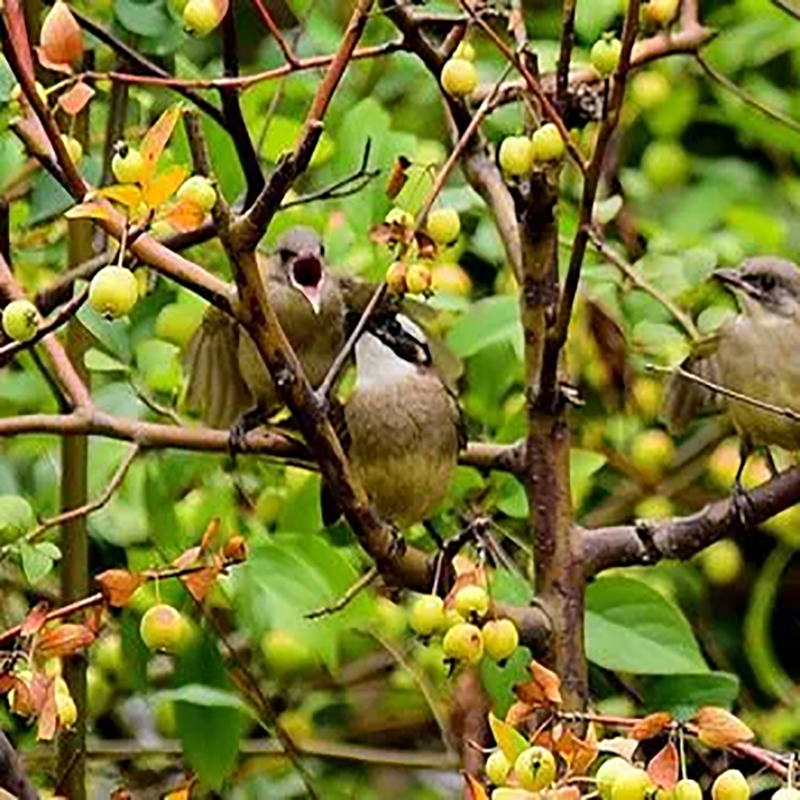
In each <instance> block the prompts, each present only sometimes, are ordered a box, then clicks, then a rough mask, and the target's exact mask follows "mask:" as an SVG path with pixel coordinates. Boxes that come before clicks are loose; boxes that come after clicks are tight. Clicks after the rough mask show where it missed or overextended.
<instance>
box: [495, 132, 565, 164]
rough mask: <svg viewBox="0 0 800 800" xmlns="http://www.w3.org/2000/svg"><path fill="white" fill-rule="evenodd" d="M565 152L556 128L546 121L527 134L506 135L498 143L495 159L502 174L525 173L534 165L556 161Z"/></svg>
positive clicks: (562, 140)
mask: <svg viewBox="0 0 800 800" xmlns="http://www.w3.org/2000/svg"><path fill="white" fill-rule="evenodd" d="M565 152H566V144H565V143H564V139H563V138H562V137H561V133H560V132H559V130H558V128H557V127H556V126H555V125H554V124H553V123H552V122H546V123H545V124H544V125H542V126H541V127H540V128H538V129H537V130H535V131H534V132H533V135H532V136H531V137H530V138H529V137H527V136H507V137H506V138H505V139H503V141H502V142H501V143H500V149H499V150H498V153H497V160H498V162H499V164H500V169H501V170H502V171H503V174H504V175H506V176H511V177H519V176H520V175H526V174H527V173H529V172H530V171H531V170H532V169H533V168H534V167H535V166H543V165H546V164H555V163H558V162H559V161H560V160H561V159H562V158H563V157H564V153H565Z"/></svg>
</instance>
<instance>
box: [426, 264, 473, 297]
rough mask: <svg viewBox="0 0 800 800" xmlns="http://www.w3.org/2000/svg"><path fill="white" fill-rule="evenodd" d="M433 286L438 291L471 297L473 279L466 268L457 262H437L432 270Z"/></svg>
mask: <svg viewBox="0 0 800 800" xmlns="http://www.w3.org/2000/svg"><path fill="white" fill-rule="evenodd" d="M431 275H432V284H431V285H432V287H433V289H434V291H436V292H444V293H445V294H452V295H457V296H458V297H469V296H470V294H471V293H472V279H471V278H470V277H469V275H468V274H467V272H466V270H465V269H464V268H463V267H462V266H460V265H459V264H456V263H450V262H446V263H444V264H437V265H436V266H435V267H434V268H433V270H432V273H431Z"/></svg>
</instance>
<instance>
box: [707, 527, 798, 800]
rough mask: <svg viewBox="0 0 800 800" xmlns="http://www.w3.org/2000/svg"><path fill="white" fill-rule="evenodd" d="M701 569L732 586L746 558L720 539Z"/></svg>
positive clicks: (735, 546)
mask: <svg viewBox="0 0 800 800" xmlns="http://www.w3.org/2000/svg"><path fill="white" fill-rule="evenodd" d="M700 567H701V569H702V570H703V574H704V575H705V576H706V580H707V581H708V582H709V583H710V584H711V585H712V586H730V585H731V584H732V583H734V581H736V579H737V578H738V577H739V575H741V574H742V569H743V568H744V557H743V556H742V551H741V549H740V548H739V545H738V544H736V542H734V541H733V539H720V540H719V541H718V542H714V544H712V545H711V546H710V547H707V548H706V549H705V550H703V551H702V552H701V553H700ZM786 800H789V799H788V798H786Z"/></svg>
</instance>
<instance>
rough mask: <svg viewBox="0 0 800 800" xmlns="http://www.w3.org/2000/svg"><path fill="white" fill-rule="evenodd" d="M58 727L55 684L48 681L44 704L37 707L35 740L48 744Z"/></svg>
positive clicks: (51, 680) (50, 680) (53, 681)
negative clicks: (37, 718)
mask: <svg viewBox="0 0 800 800" xmlns="http://www.w3.org/2000/svg"><path fill="white" fill-rule="evenodd" d="M57 726H58V706H57V705H56V682H55V680H54V679H53V678H50V679H49V682H48V684H47V688H46V690H45V694H44V702H43V703H42V704H41V706H40V707H39V720H38V723H37V725H36V738H37V739H38V740H39V741H40V742H49V741H51V740H52V738H53V737H54V736H55V735H56V728H57Z"/></svg>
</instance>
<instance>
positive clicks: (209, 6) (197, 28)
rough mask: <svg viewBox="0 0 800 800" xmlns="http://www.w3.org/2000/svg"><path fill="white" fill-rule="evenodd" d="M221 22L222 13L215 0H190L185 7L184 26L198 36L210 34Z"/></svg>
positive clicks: (187, 30) (188, 31)
mask: <svg viewBox="0 0 800 800" xmlns="http://www.w3.org/2000/svg"><path fill="white" fill-rule="evenodd" d="M220 22H222V14H220V13H219V7H218V6H217V3H216V2H214V0H189V2H188V3H187V4H186V5H185V6H184V8H183V28H184V30H185V31H186V32H187V33H190V34H192V35H193V36H197V37H198V38H202V37H204V36H208V34H209V33H211V31H213V30H214V29H215V28H216V27H217V26H218V25H219V24H220Z"/></svg>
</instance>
